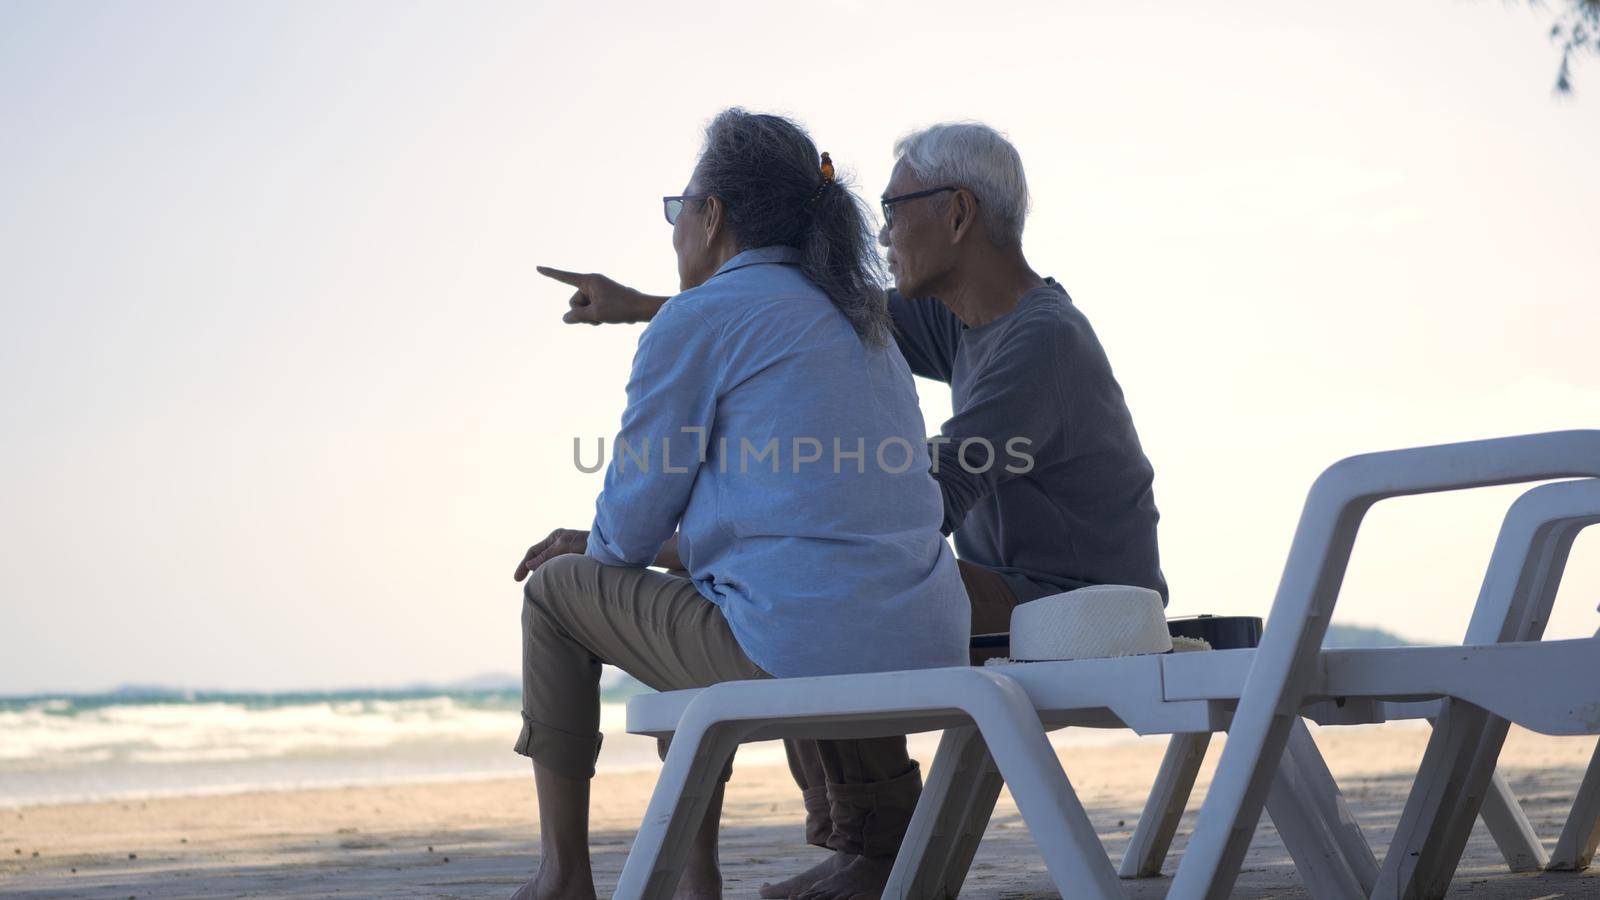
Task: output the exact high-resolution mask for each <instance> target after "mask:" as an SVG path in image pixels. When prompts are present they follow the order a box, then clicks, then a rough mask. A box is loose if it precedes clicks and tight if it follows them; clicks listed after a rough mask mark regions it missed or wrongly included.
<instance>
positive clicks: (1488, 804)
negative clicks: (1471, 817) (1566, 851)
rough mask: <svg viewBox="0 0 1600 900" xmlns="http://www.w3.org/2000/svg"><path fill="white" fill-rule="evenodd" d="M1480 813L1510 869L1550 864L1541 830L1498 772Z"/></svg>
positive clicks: (1532, 869)
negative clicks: (1529, 817) (1535, 828)
mask: <svg viewBox="0 0 1600 900" xmlns="http://www.w3.org/2000/svg"><path fill="white" fill-rule="evenodd" d="M1478 815H1479V817H1480V818H1482V819H1483V824H1484V825H1485V826H1487V827H1488V829H1489V834H1490V836H1492V837H1493V838H1494V843H1495V846H1497V847H1499V848H1500V855H1501V856H1502V857H1504V858H1505V861H1506V867H1507V868H1509V869H1510V870H1511V871H1513V872H1537V871H1539V870H1541V869H1543V868H1545V866H1547V865H1548V864H1549V862H1550V856H1549V854H1547V853H1545V851H1544V844H1543V843H1542V842H1541V841H1540V840H1539V833H1538V832H1536V831H1534V830H1533V823H1532V822H1529V821H1528V814H1527V813H1525V812H1523V810H1522V804H1521V803H1518V802H1517V795H1516V794H1514V793H1512V791H1511V786H1510V785H1509V784H1506V779H1505V776H1503V775H1501V774H1500V773H1499V772H1495V773H1494V775H1493V777H1491V778H1490V779H1489V790H1488V791H1487V792H1486V793H1484V795H1483V809H1481V810H1480V811H1479V812H1478Z"/></svg>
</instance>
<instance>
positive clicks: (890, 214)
mask: <svg viewBox="0 0 1600 900" xmlns="http://www.w3.org/2000/svg"><path fill="white" fill-rule="evenodd" d="M958 190H960V188H958V187H955V186H954V185H946V186H944V187H936V188H928V189H927V190H925V191H913V192H911V193H909V194H901V195H899V196H898V197H884V198H883V199H882V200H879V201H878V204H879V205H880V206H881V207H882V208H883V227H884V228H893V227H894V205H895V204H896V203H904V202H906V201H907V200H915V199H917V198H919V197H932V196H933V195H934V194H942V193H944V192H945V191H958Z"/></svg>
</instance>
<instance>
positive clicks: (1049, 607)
mask: <svg viewBox="0 0 1600 900" xmlns="http://www.w3.org/2000/svg"><path fill="white" fill-rule="evenodd" d="M1178 640H1179V641H1182V642H1184V644H1185V646H1182V647H1180V648H1179V649H1203V648H1205V647H1206V646H1207V645H1205V644H1204V642H1201V641H1189V640H1188V639H1185V638H1179V639H1178ZM1173 644H1174V640H1173V637H1172V635H1171V634H1170V633H1169V632H1168V630H1167V617H1166V608H1165V607H1164V606H1162V604H1161V595H1160V594H1158V593H1156V592H1155V591H1152V590H1150V589H1149V588H1142V587H1136V586H1134V585H1129V584H1097V585H1092V586H1090V587H1085V588H1079V589H1077V590H1075V591H1067V592H1065V593H1061V594H1051V595H1050V596H1048V597H1040V598H1039V599H1037V600H1032V601H1029V602H1027V603H1023V604H1020V605H1018V606H1017V608H1016V609H1014V610H1012V611H1011V650H1010V653H1011V655H1010V656H1009V657H1007V658H1003V659H992V660H989V661H988V663H990V664H1006V663H1014V662H1018V663H1020V662H1045V661H1051V660H1065V659H1103V658H1105V657H1109V656H1142V655H1145V654H1150V653H1170V652H1171V651H1172V650H1173Z"/></svg>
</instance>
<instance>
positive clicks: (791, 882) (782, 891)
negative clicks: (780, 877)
mask: <svg viewBox="0 0 1600 900" xmlns="http://www.w3.org/2000/svg"><path fill="white" fill-rule="evenodd" d="M853 859H855V856H853V855H852V854H849V853H844V852H841V851H839V850H835V851H833V854H832V855H831V856H829V857H828V858H827V859H825V860H823V861H822V862H819V863H817V864H816V865H814V866H812V867H811V868H809V869H807V870H805V871H804V872H801V873H800V874H799V875H796V876H794V877H793V878H790V879H788V880H786V881H780V882H778V883H777V884H763V885H762V886H761V896H762V897H763V898H764V900H784V898H787V897H798V896H799V895H800V892H801V891H804V890H805V889H806V888H809V887H811V886H812V885H814V884H816V883H817V882H819V881H821V880H822V879H824V878H827V877H828V876H830V875H834V874H837V873H838V872H840V871H842V870H843V869H844V867H845V866H848V865H850V861H851V860H853Z"/></svg>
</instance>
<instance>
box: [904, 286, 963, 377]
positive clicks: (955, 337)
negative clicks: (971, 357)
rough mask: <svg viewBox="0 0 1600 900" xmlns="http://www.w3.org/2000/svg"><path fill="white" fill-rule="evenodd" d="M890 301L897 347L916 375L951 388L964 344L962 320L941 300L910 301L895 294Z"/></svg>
mask: <svg viewBox="0 0 1600 900" xmlns="http://www.w3.org/2000/svg"><path fill="white" fill-rule="evenodd" d="M888 299H889V316H890V318H892V319H894V339H895V343H897V344H899V345H900V355H902V356H904V357H905V358H906V362H907V363H908V364H910V366H911V372H912V374H915V375H920V376H922V377H923V378H932V379H934V380H935V381H943V382H945V383H946V384H948V383H949V382H950V371H951V369H952V367H954V366H955V359H956V347H957V346H958V345H959V344H960V343H961V320H960V319H957V318H956V316H955V313H952V312H951V311H950V310H949V309H947V308H946V307H945V305H944V304H943V303H940V302H939V301H938V300H932V299H929V300H907V299H906V298H905V297H902V296H901V295H900V292H899V291H894V290H891V291H889V293H888Z"/></svg>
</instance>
